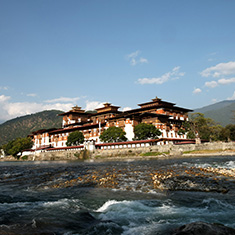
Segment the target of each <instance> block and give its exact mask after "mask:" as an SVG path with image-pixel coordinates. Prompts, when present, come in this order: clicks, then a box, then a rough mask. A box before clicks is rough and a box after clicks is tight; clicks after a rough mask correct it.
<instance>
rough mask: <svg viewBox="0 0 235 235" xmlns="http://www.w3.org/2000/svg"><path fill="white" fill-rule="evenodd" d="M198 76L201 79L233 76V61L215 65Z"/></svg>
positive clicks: (234, 63) (234, 71)
mask: <svg viewBox="0 0 235 235" xmlns="http://www.w3.org/2000/svg"><path fill="white" fill-rule="evenodd" d="M200 74H201V76H202V77H214V78H219V77H221V76H228V75H231V74H235V61H230V62H228V63H220V64H217V65H216V66H212V67H209V68H207V69H205V70H203V71H202V72H201V73H200Z"/></svg>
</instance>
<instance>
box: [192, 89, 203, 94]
mask: <svg viewBox="0 0 235 235" xmlns="http://www.w3.org/2000/svg"><path fill="white" fill-rule="evenodd" d="M201 92H202V90H201V89H200V88H195V89H194V91H193V94H199V93H201Z"/></svg>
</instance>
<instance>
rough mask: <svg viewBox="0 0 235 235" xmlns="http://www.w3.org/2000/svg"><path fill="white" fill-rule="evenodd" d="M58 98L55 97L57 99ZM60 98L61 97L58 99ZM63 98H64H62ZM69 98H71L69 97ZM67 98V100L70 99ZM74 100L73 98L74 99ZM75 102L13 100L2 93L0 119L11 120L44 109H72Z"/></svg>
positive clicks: (0, 97) (0, 96)
mask: <svg viewBox="0 0 235 235" xmlns="http://www.w3.org/2000/svg"><path fill="white" fill-rule="evenodd" d="M56 100H57V99H54V101H56ZM58 100H60V99H58ZM61 100H62V99H61ZM68 100H69V99H68ZM68 100H67V101H68ZM72 100H73V99H72ZM72 106H74V103H73V102H67V103H63V102H55V103H53V102H51V103H50V102H41V103H37V102H11V97H10V96H5V95H0V120H4V121H6V120H9V119H12V118H16V117H20V116H23V115H27V114H31V113H36V112H40V111H44V110H53V109H56V110H62V111H67V110H70V109H71V107H72Z"/></svg>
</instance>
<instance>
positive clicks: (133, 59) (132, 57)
mask: <svg viewBox="0 0 235 235" xmlns="http://www.w3.org/2000/svg"><path fill="white" fill-rule="evenodd" d="M140 53H141V52H140V51H139V50H137V51H135V52H132V53H131V54H129V55H127V60H128V61H129V62H130V64H131V65H132V66H135V65H137V64H144V63H148V60H147V59H146V58H143V57H140V58H139V54H140Z"/></svg>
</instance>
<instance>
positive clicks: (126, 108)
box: [122, 107, 132, 112]
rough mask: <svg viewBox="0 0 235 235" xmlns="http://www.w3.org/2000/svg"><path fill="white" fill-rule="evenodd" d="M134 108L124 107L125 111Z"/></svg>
mask: <svg viewBox="0 0 235 235" xmlns="http://www.w3.org/2000/svg"><path fill="white" fill-rule="evenodd" d="M131 109H132V108H131V107H125V108H123V110H122V111H123V112H125V111H129V110H131Z"/></svg>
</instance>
